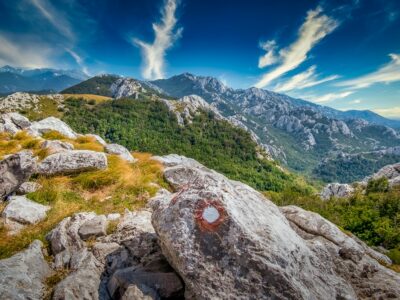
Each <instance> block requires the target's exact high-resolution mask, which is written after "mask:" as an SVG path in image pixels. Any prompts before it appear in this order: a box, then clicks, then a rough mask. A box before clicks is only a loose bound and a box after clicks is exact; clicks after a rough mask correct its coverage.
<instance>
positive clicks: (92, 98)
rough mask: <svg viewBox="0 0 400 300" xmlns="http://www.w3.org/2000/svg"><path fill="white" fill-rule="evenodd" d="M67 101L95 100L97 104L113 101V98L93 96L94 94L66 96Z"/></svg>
mask: <svg viewBox="0 0 400 300" xmlns="http://www.w3.org/2000/svg"><path fill="white" fill-rule="evenodd" d="M64 97H65V99H69V98H82V99H85V100H94V101H95V102H96V104H99V103H102V102H105V101H109V100H112V98H111V97H106V96H100V95H93V94H64Z"/></svg>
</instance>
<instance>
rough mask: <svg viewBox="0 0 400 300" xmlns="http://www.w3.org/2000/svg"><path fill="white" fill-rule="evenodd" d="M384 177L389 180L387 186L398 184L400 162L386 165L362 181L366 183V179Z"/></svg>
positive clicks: (399, 182)
mask: <svg viewBox="0 0 400 300" xmlns="http://www.w3.org/2000/svg"><path fill="white" fill-rule="evenodd" d="M382 177H385V178H387V179H388V181H389V186H394V185H398V184H400V163H397V164H393V165H387V166H385V167H383V168H382V169H380V170H379V171H378V172H376V173H375V174H373V175H372V176H369V177H366V178H365V179H364V180H363V182H364V183H368V180H371V179H379V178H382Z"/></svg>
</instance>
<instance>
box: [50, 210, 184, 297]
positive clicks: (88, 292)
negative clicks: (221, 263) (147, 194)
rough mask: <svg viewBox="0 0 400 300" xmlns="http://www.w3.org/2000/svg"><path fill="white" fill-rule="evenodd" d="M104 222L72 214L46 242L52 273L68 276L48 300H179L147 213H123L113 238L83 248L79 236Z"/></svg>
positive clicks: (179, 290)
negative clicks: (57, 270) (63, 269)
mask: <svg viewBox="0 0 400 300" xmlns="http://www.w3.org/2000/svg"><path fill="white" fill-rule="evenodd" d="M104 219H105V216H103V215H101V216H97V215H96V214H94V213H78V214H75V215H74V216H72V217H68V218H66V219H64V220H63V221H62V222H61V223H59V225H58V226H57V227H56V228H54V229H53V230H52V231H51V232H50V234H49V235H48V236H47V239H48V241H49V242H50V246H51V251H52V254H53V255H54V257H55V261H54V267H55V268H61V267H67V268H69V269H70V270H71V271H72V272H71V273H70V274H69V275H68V276H67V277H66V278H65V279H64V280H62V281H61V282H60V283H58V284H57V286H56V287H55V289H54V296H53V299H60V300H61V299H76V300H78V299H79V300H80V299H102V300H108V299H110V300H111V299H121V298H122V299H160V297H163V298H168V299H182V295H183V283H182V281H181V279H180V278H179V277H178V276H177V275H176V273H175V272H174V271H173V269H172V268H171V267H170V266H169V264H168V263H167V261H166V260H165V258H164V256H163V255H162V253H161V249H160V248H159V246H158V243H157V237H156V235H155V233H154V229H153V227H152V225H151V222H150V219H151V213H150V212H148V211H145V210H144V211H139V212H129V211H126V212H125V214H124V216H123V217H121V218H120V219H119V223H118V225H117V229H116V230H115V232H114V233H112V234H110V235H103V236H98V237H97V238H95V240H94V241H93V240H91V243H92V246H91V247H90V248H89V247H88V245H87V244H86V242H85V241H84V240H83V239H82V232H83V231H87V229H88V227H93V226H92V225H93V224H97V223H99V222H98V220H102V222H103V221H104ZM100 223H101V222H100ZM92 237H93V236H92ZM139 296H140V297H142V298H139ZM135 297H138V298H135ZM146 297H152V298H146ZM173 297H176V298H173Z"/></svg>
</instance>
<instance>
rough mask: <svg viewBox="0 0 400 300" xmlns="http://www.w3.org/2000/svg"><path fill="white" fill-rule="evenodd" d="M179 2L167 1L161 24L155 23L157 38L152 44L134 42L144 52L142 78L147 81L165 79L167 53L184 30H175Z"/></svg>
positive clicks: (137, 40)
mask: <svg viewBox="0 0 400 300" xmlns="http://www.w3.org/2000/svg"><path fill="white" fill-rule="evenodd" d="M177 1H178V0H167V1H166V3H165V7H164V8H163V10H162V16H161V22H160V23H159V24H156V23H153V30H154V34H155V38H154V41H153V43H152V44H149V43H146V42H143V41H141V40H139V39H134V40H133V42H134V43H135V44H136V45H138V46H139V47H140V48H141V50H142V56H143V59H144V67H143V70H142V76H143V77H144V78H146V79H159V78H164V68H165V54H166V51H167V50H168V49H169V48H171V47H172V46H173V44H174V42H175V41H176V40H177V39H179V38H180V36H181V33H182V28H178V29H177V30H175V26H176V23H177V19H176V17H175V12H176V8H177V5H178V3H177Z"/></svg>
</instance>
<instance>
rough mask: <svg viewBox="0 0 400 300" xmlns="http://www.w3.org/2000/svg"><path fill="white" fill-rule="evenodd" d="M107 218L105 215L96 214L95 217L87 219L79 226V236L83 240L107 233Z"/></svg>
mask: <svg viewBox="0 0 400 300" xmlns="http://www.w3.org/2000/svg"><path fill="white" fill-rule="evenodd" d="M107 224H108V222H107V218H106V217H105V216H103V215H102V216H96V217H94V218H93V219H90V220H87V221H86V222H85V223H83V224H82V225H81V227H80V228H79V231H78V232H79V236H80V237H81V239H82V240H87V239H89V238H93V237H98V236H103V235H106V231H107Z"/></svg>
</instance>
